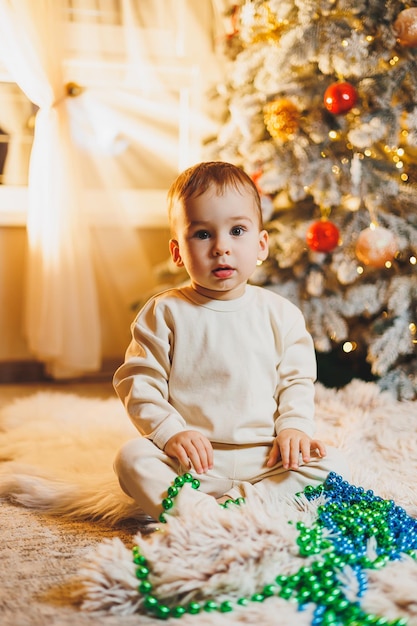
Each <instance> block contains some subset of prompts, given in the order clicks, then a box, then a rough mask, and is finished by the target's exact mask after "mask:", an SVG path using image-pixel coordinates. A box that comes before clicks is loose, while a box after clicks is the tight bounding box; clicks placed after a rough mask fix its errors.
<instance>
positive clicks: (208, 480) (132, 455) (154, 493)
mask: <svg viewBox="0 0 417 626" xmlns="http://www.w3.org/2000/svg"><path fill="white" fill-rule="evenodd" d="M213 448H214V467H213V469H212V470H210V471H208V472H207V473H206V474H198V475H197V474H196V473H195V472H193V471H191V473H192V475H193V476H194V477H196V478H198V479H199V480H200V489H199V490H198V491H194V490H188V491H187V493H188V494H189V496H188V497H190V498H194V500H195V501H196V502H198V500H199V499H200V500H201V499H202V498H206V497H207V495H209V496H214V497H215V498H219V497H221V496H223V495H226V494H227V495H228V496H230V497H231V498H233V499H236V498H237V497H239V496H245V485H246V487H247V485H248V484H250V485H253V486H254V488H255V490H256V491H257V492H258V493H259V495H260V496H261V497H263V498H269V497H285V496H287V495H290V496H291V495H294V494H295V493H296V492H298V491H302V490H303V489H304V487H306V486H307V485H317V484H318V483H321V482H323V481H324V480H325V479H326V476H327V474H328V473H329V472H331V471H333V472H336V473H337V474H340V475H342V476H343V477H344V478H345V479H346V480H349V478H350V473H349V469H348V466H347V463H346V460H345V459H344V456H343V454H342V452H341V451H340V450H338V449H336V448H332V447H330V446H327V455H326V456H325V457H324V458H321V457H318V456H317V457H314V458H313V459H312V460H311V461H310V462H309V463H306V464H303V462H302V460H300V467H299V469H298V470H287V469H284V468H283V467H282V464H281V463H277V464H276V465H275V466H273V467H266V460H267V457H268V454H269V451H270V449H271V447H270V446H266V445H257V446H240V447H238V448H237V447H235V446H229V445H218V444H217V445H216V444H214V445H213ZM114 468H115V472H116V474H117V476H118V478H119V482H120V486H121V488H122V489H123V491H124V492H125V493H127V494H128V495H129V496H130V497H131V498H133V499H134V500H135V501H136V502H137V503H138V504H139V506H140V507H141V508H142V509H143V510H144V511H145V513H147V514H148V515H150V516H151V517H153V518H154V519H158V517H159V515H160V513H161V512H162V506H161V501H162V499H163V498H165V497H166V495H167V488H168V487H169V486H170V485H171V484H172V483H173V481H174V479H175V477H176V476H178V475H179V474H183V473H184V472H187V471H190V470H189V468H185V467H182V466H181V465H180V463H179V461H177V460H176V459H172V458H170V457H169V456H167V455H166V454H165V453H164V452H163V451H162V450H160V449H159V448H157V446H155V445H154V444H153V443H152V442H151V441H149V440H148V439H146V438H137V439H132V440H131V441H128V442H127V443H126V444H125V445H124V446H123V447H122V448H121V450H120V451H119V453H118V455H117V457H116V460H115V464H114Z"/></svg>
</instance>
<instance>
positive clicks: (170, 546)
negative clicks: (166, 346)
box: [0, 380, 417, 626]
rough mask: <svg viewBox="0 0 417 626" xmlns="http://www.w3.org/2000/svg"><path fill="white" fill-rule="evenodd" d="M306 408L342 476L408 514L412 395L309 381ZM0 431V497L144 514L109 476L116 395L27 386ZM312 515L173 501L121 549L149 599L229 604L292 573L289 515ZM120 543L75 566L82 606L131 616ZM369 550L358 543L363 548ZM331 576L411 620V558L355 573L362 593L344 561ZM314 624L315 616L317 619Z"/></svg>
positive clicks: (93, 513) (232, 618) (120, 423)
mask: <svg viewBox="0 0 417 626" xmlns="http://www.w3.org/2000/svg"><path fill="white" fill-rule="evenodd" d="M316 405H317V424H318V433H317V434H318V436H319V437H321V438H322V439H324V440H326V441H327V442H328V443H329V444H332V445H335V446H339V447H340V448H342V449H343V450H344V453H345V455H346V456H347V458H348V460H349V461H350V465H351V470H352V483H353V484H354V485H360V486H362V487H364V488H365V490H368V489H373V490H374V492H375V493H376V494H378V495H379V496H381V498H383V499H388V500H389V499H392V500H394V501H395V503H396V504H397V505H400V506H401V507H404V509H405V511H406V512H407V513H408V515H409V516H412V517H417V489H416V486H415V485H416V476H417V442H416V438H415V427H416V422H417V403H411V402H410V403H407V402H398V401H396V400H394V399H393V398H392V397H391V396H390V395H389V394H388V393H381V392H380V390H379V388H378V387H377V386H376V385H374V384H373V383H364V382H362V381H358V380H355V381H353V382H351V383H350V384H349V385H347V386H346V387H345V388H343V389H341V390H339V391H336V390H332V389H326V388H324V387H322V386H321V385H317V391H316ZM0 429H1V432H0V459H1V461H2V464H1V466H0V496H2V497H4V498H8V499H11V500H12V501H14V502H16V503H17V504H20V505H23V506H25V507H29V508H33V509H35V510H40V511H47V512H49V513H52V514H57V515H65V516H67V517H72V518H97V519H98V518H100V519H104V520H107V521H108V523H111V524H114V523H116V522H118V521H121V520H123V519H128V518H131V517H137V518H138V520H139V523H138V527H139V526H140V524H141V523H142V522H143V521H147V520H146V518H144V516H143V515H142V516H141V512H140V510H139V508H138V507H137V506H136V505H135V504H134V503H133V502H132V501H131V500H130V499H129V498H127V497H126V496H125V495H124V494H123V493H122V492H121V490H120V488H119V486H118V484H117V480H116V478H115V476H114V474H113V470H112V461H113V457H114V454H115V451H116V449H117V448H118V447H119V445H120V444H121V443H122V442H123V441H125V440H127V439H129V438H131V437H132V436H136V431H135V430H134V429H133V427H132V426H131V424H130V422H129V420H128V418H127V417H126V416H125V414H124V410H123V408H122V406H121V404H120V402H119V401H118V400H117V399H116V398H114V399H113V398H112V399H109V400H98V399H91V398H81V397H77V396H74V395H70V394H63V393H38V394H35V395H33V396H31V397H29V398H24V399H21V400H17V401H15V402H14V403H13V404H11V405H9V406H7V407H5V408H4V409H3V410H2V412H1V414H0ZM179 500H180V498H179ZM316 511H317V501H315V502H311V503H308V501H307V500H306V499H305V498H302V499H301V500H297V499H295V500H294V501H292V502H281V503H279V505H277V503H275V504H273V503H269V504H268V503H261V502H258V501H256V499H255V498H249V499H248V500H247V502H246V503H245V504H244V505H243V506H241V507H232V508H231V509H226V510H224V509H222V508H220V507H219V506H218V505H217V504H216V503H215V502H214V501H213V506H209V507H208V508H207V509H205V510H200V511H199V512H198V511H197V510H186V509H184V506H183V505H181V502H179V504H178V507H177V508H176V511H175V513H176V514H175V515H173V516H170V521H169V522H168V524H166V525H161V526H160V527H161V530H160V531H158V532H155V533H153V534H151V535H148V534H143V535H142V534H141V533H138V534H137V536H136V537H134V538H132V545H133V544H136V545H139V546H140V548H141V550H142V553H143V554H144V555H145V556H146V558H147V560H148V562H149V564H150V570H151V571H150V574H149V580H151V581H152V583H153V585H154V589H156V590H157V593H156V595H157V596H158V598H159V599H160V600H161V601H162V600H163V599H168V600H167V602H168V603H169V599H173V598H176V600H175V601H178V602H180V603H181V604H182V603H185V602H189V601H191V600H193V599H196V598H198V599H200V600H202V601H204V600H207V599H212V598H215V599H216V601H218V602H221V601H223V600H228V599H230V600H233V601H234V600H235V599H236V598H237V597H242V596H245V597H248V596H249V597H250V596H252V595H253V594H254V593H256V592H257V591H259V590H260V589H262V588H263V586H264V585H265V584H266V583H271V582H273V581H274V580H275V577H276V576H277V575H278V574H286V575H293V574H295V573H297V572H298V571H299V569H300V567H301V566H302V565H305V564H307V565H309V564H311V559H310V561H309V560H308V559H307V561H306V559H305V557H300V555H299V553H298V546H297V543H296V539H297V536H298V530H297V528H296V525H295V522H297V521H302V522H304V523H305V524H306V525H307V526H310V525H311V524H312V523H314V520H315V518H316ZM289 521H291V522H293V523H288V522H289ZM410 532H414V530H413V531H410ZM130 548H131V546H129V547H126V546H125V545H124V544H123V543H122V542H121V541H120V540H118V539H116V540H112V541H106V542H103V543H102V544H101V545H100V546H99V548H98V549H97V548H96V549H94V550H93V552H92V554H91V555H90V558H89V559H88V562H87V563H85V564H80V583H81V589H80V597H81V601H82V607H83V609H84V610H87V611H101V612H110V613H113V614H119V615H128V614H131V613H135V612H143V610H144V608H143V596H142V595H141V594H140V593H138V591H137V587H138V579H137V577H136V566H135V565H134V563H133V559H132V552H131V549H130ZM374 549H375V546H373V544H372V541H370V542H369V545H368V547H367V553H368V554H371V553H372V551H373V550H374ZM340 577H341V581H340V584H342V582H343V589H344V593H345V595H346V597H347V599H348V601H349V602H357V603H358V604H360V607H361V609H362V610H363V611H365V613H367V614H374V615H376V616H383V617H385V618H386V620H387V622H384V623H390V620H391V621H392V620H395V619H396V618H400V617H404V618H405V617H406V618H408V624H410V625H414V626H417V562H416V560H414V559H412V558H409V557H406V558H404V559H402V560H396V561H388V562H387V563H386V564H385V566H384V567H381V568H380V569H369V570H367V575H366V577H367V580H368V588H367V589H366V593H365V592H364V589H362V592H363V595H362V596H358V592H359V591H360V590H359V588H358V585H359V583H358V579H357V576H356V575H353V574H352V571H351V569H350V568H344V569H343V571H342V572H341V573H340ZM342 579H343V581H342ZM338 584H339V583H338ZM359 586H360V585H359ZM300 608H301V609H302V610H300ZM315 609H316V606H315V604H314V603H312V602H310V603H306V604H305V605H302V606H301V607H300V603H299V602H298V601H296V600H294V598H293V600H286V599H284V598H282V597H279V596H277V595H274V596H273V597H268V598H267V599H265V600H264V601H262V602H259V601H252V602H250V603H249V605H248V606H245V607H238V606H235V605H234V610H233V611H232V612H230V613H229V612H226V613H222V612H220V611H213V612H206V611H204V610H203V611H201V612H199V613H198V615H197V616H196V615H192V614H189V613H187V614H186V615H184V616H183V617H182V618H181V620H180V622H181V623H182V624H184V626H188V625H191V624H198V626H205V625H206V626H226V625H229V624H242V623H246V624H254V623H257V622H260V623H262V624H263V625H265V626H269V625H270V626H272V625H275V624H277V623H280V624H283V625H284V626H286V625H288V626H290V625H291V626H292V625H293V624H297V626H308V625H309V624H311V623H312V620H313V613H314V610H315ZM277 616H279V622H278V617H277ZM375 619H376V618H375ZM317 620H318V618H317V615H316V622H315V623H317V626H318V625H319V624H321V622H320V621H317ZM171 622H172V624H174V623H175V624H178V619H177V618H169V619H168V620H167V623H171ZM140 623H143V624H148V623H149V624H151V623H152V624H155V623H156V618H155V617H153V616H151V617H149V616H148V615H141V618H140ZM334 623H335V624H338V623H343V622H334ZM346 623H347V622H346ZM349 623H351V622H349ZM352 623H353V622H352ZM358 623H365V622H359V621H358ZM366 623H372V622H370V621H368V622H366ZM375 623H376V622H375ZM394 623H395V624H397V622H394V621H392V624H394ZM381 624H382V622H381Z"/></svg>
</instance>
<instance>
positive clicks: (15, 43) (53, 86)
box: [0, 0, 218, 378]
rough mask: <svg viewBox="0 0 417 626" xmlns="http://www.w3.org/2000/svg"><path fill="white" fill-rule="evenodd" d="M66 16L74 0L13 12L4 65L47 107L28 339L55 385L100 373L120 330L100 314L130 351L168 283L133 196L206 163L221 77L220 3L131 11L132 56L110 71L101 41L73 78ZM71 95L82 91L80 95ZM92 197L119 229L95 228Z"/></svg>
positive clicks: (127, 53) (25, 4)
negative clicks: (159, 285)
mask: <svg viewBox="0 0 417 626" xmlns="http://www.w3.org/2000/svg"><path fill="white" fill-rule="evenodd" d="M217 2H218V0H217ZM72 4H73V5H74V3H72ZM75 4H76V5H77V6H78V7H80V6H81V5H82V4H83V1H82V0H77V3H75ZM87 4H88V3H87ZM114 5H115V6H116V5H117V3H114ZM74 6H75V5H74ZM65 8H68V0H67V1H65V0H36V1H34V0H0V59H1V61H2V63H3V64H4V66H5V67H6V69H7V70H8V72H9V74H10V77H11V79H12V80H14V81H15V82H16V83H17V84H18V85H19V87H20V88H21V89H22V91H23V92H24V93H25V94H26V95H27V97H28V98H29V100H30V101H31V102H33V103H34V104H35V105H36V106H37V107H39V111H38V113H37V115H36V123H35V136H34V142H33V148H32V153H31V160H30V171H29V207H28V211H29V212H28V221H27V232H28V271H27V285H26V310H25V332H26V336H27V341H28V346H29V349H30V351H31V352H32V353H33V355H35V356H36V357H37V358H38V359H39V360H41V361H43V362H45V364H46V367H47V370H48V372H49V373H50V374H51V375H52V376H53V377H55V378H64V377H72V376H75V375H79V374H82V373H84V372H89V371H96V370H98V369H99V368H100V364H101V356H102V347H103V341H104V339H105V333H106V330H107V329H106V328H103V325H102V315H100V307H105V308H106V311H107V312H108V313H109V314H110V315H112V316H113V318H114V320H115V326H116V327H117V328H118V329H119V328H120V329H123V330H120V334H121V342H123V341H124V338H125V337H126V339H127V337H128V326H129V323H130V321H131V319H132V317H133V311H132V305H133V303H134V302H135V301H137V300H138V299H140V296H141V295H143V294H145V293H146V292H147V290H148V289H150V288H151V287H152V286H153V285H154V282H153V277H152V270H151V267H150V263H149V261H148V259H147V256H146V255H145V253H144V251H143V250H142V249H141V247H140V245H139V240H138V238H137V236H136V234H135V232H134V229H132V227H131V226H130V225H129V220H128V218H127V215H126V214H125V212H124V210H123V206H121V203H120V194H119V192H120V191H121V190H126V189H138V188H141V187H145V188H159V189H166V188H167V187H168V185H169V184H170V182H171V180H172V178H173V177H174V175H176V173H177V172H178V171H179V169H182V168H183V167H185V166H187V165H190V164H191V163H192V162H194V161H195V160H196V159H197V158H198V156H199V150H198V148H197V149H195V148H196V145H197V144H198V141H197V142H196V141H194V140H193V134H194V135H195V137H197V138H198V137H199V136H200V137H203V136H204V135H205V134H208V133H209V132H210V131H211V130H212V128H213V127H212V125H211V122H210V119H209V116H207V114H206V112H205V102H204V95H203V94H204V91H205V87H203V86H202V84H201V81H203V78H204V81H205V86H206V87H208V86H209V83H210V82H212V81H213V80H214V76H215V74H216V59H215V54H214V39H215V37H216V33H215V30H216V24H215V22H213V16H214V14H215V13H216V11H215V10H214V8H213V6H212V4H211V2H210V0H206V1H205V2H201V3H200V2H198V3H196V2H195V0H150V1H149V2H145V3H144V2H141V1H139V0H121V1H120V9H121V13H120V19H121V22H122V27H121V28H120V29H119V31H120V33H122V36H123V38H124V54H123V58H121V59H119V61H118V63H114V62H111V63H110V64H109V63H108V59H106V55H107V56H108V53H109V51H110V52H112V48H113V47H115V45H116V42H115V41H114V42H113V41H112V40H111V39H110V41H109V42H108V44H107V46H108V47H107V49H106V46H104V47H100V46H101V42H99V41H98V39H100V37H102V36H104V35H106V33H107V35H108V32H107V30H105V29H102V30H101V31H100V34H99V35H97V32H96V31H94V32H95V35H94V36H95V37H96V38H97V43H98V44H100V45H97V49H96V50H95V51H94V54H95V56H94V55H91V54H90V52H91V50H90V51H88V54H89V55H90V56H89V59H88V61H87V62H86V61H85V59H83V58H80V59H78V61H79V63H78V65H77V63H73V64H72V65H71V66H68V63H67V61H68V59H67V58H66V57H65V50H64V49H63V44H64V43H65V44H66V45H68V32H66V28H67V26H68V25H67V24H65V23H64V20H63V15H64V14H65ZM212 22H213V25H212V26H209V25H210V24H211V23H212ZM84 26H85V24H84V25H83V24H80V27H84ZM111 32H113V31H111ZM156 32H157V33H158V36H157V37H156V36H155V33H156ZM80 33H81V34H82V31H80ZM161 33H162V36H161ZM164 33H165V34H164ZM103 34H104V35H103ZM191 35H192V41H193V42H194V43H193V46H194V48H193V46H192V49H191V50H190V49H189V41H191V39H190V37H191ZM91 39H92V40H93V39H94V37H93V36H91ZM87 40H88V38H87ZM88 43H91V42H88ZM113 44H114V45H113ZM73 47H74V46H73ZM187 48H188V49H187ZM99 52H101V53H102V57H101V58H99V54H98V53H99ZM96 53H97V54H96ZM187 54H188V57H187ZM158 57H159V60H158ZM161 59H165V60H164V62H161ZM187 59H188V61H187ZM190 60H191V62H190ZM174 61H175V62H174ZM183 62H184V63H183ZM182 63H183V65H182ZM173 67H175V68H176V70H175V71H176V72H177V73H175V72H173V69H172V68H173ZM77 68H78V69H77ZM77 72H78V73H77ZM184 76H186V77H185V78H184ZM70 83H75V86H76V87H77V83H78V84H79V85H80V86H81V87H82V89H81V90H80V91H77V90H76V89H75V93H74V89H71V88H70V86H69V85H70ZM179 83H181V86H180V87H179V86H178V84H179ZM191 146H194V151H193V149H191ZM184 148H185V149H184ZM184 155H185V156H184ZM92 192H93V193H95V194H96V196H94V197H95V198H97V197H98V198H99V199H98V200H95V207H94V208H95V209H96V212H100V214H101V215H102V214H108V216H109V219H108V220H107V222H108V223H107V225H106V220H104V222H103V220H101V224H99V225H97V226H95V227H94V228H91V227H90V223H89V222H90V217H89V215H90V213H91V208H92V207H91V202H92V201H91V198H92V196H91V193H92ZM97 193H99V194H100V193H101V195H99V196H97ZM149 210H152V207H149ZM103 223H104V225H103Z"/></svg>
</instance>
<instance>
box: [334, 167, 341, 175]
mask: <svg viewBox="0 0 417 626" xmlns="http://www.w3.org/2000/svg"><path fill="white" fill-rule="evenodd" d="M332 172H333V174H336V175H338V174H340V167H339V166H338V165H333V167H332Z"/></svg>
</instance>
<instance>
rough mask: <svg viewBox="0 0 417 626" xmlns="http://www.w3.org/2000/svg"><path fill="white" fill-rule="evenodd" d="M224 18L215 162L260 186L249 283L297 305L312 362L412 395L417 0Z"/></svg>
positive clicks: (326, 3)
mask: <svg viewBox="0 0 417 626" xmlns="http://www.w3.org/2000/svg"><path fill="white" fill-rule="evenodd" d="M416 4H417V3H416ZM228 18H229V20H230V22H229V23H230V32H229V34H228V35H227V37H226V39H225V43H224V48H225V51H224V52H225V55H226V59H227V60H226V63H227V66H228V67H227V80H225V82H224V83H222V84H221V85H218V86H216V95H215V101H216V105H217V106H219V105H220V106H221V108H222V119H221V123H220V125H219V133H218V135H217V136H216V137H215V138H210V139H209V140H208V141H207V154H208V157H209V158H213V159H221V160H224V161H229V162H232V163H235V164H236V165H239V166H241V167H242V168H243V169H244V170H245V171H246V172H247V173H248V174H249V175H250V176H251V177H252V178H253V180H254V181H255V183H256V185H257V187H258V189H259V191H260V194H261V198H262V203H263V209H264V216H265V222H266V228H267V230H268V231H269V235H270V257H269V259H268V261H266V262H264V264H263V265H262V266H261V267H260V268H259V269H258V271H257V272H256V275H255V276H254V277H253V282H255V283H257V284H260V285H264V286H266V287H268V288H270V289H275V290H276V291H277V292H279V293H281V294H282V295H284V296H286V297H288V298H289V299H290V300H292V301H293V302H294V303H295V304H297V305H298V306H299V307H300V308H301V310H302V311H303V313H304V315H305V318H306V322H307V326H308V328H309V330H310V332H311V334H312V336H313V338H314V342H315V346H316V351H317V354H318V356H319V355H320V354H321V355H323V354H332V355H336V357H337V360H336V364H337V363H341V364H342V363H343V366H346V365H347V368H351V369H352V372H355V371H359V370H360V368H359V369H358V370H356V369H355V367H357V364H358V363H359V362H362V363H365V364H367V367H366V368H364V371H367V373H368V375H369V378H368V379H375V380H376V381H377V382H378V384H379V385H380V386H381V387H382V388H383V389H388V390H390V391H392V392H393V393H395V394H396V395H397V396H398V397H399V398H401V399H411V398H415V397H416V396H417V351H416V346H417V319H416V318H417V275H416V269H417V268H416V264H417V260H416V257H417V6H416V7H409V5H408V4H405V3H403V2H398V1H396V0H388V1H381V0H356V1H355V2H352V0H263V1H262V0H246V1H244V2H241V3H240V4H235V5H233V6H231V7H230V10H229V11H228ZM319 363H320V361H319ZM336 367H337V365H336Z"/></svg>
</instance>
